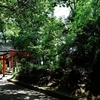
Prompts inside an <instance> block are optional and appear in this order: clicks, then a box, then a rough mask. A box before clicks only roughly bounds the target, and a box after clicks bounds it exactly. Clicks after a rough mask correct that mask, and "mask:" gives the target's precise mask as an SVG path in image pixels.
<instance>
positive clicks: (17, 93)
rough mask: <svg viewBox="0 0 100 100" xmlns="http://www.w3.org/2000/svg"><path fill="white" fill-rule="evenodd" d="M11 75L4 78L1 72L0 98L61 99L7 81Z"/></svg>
mask: <svg viewBox="0 0 100 100" xmlns="http://www.w3.org/2000/svg"><path fill="white" fill-rule="evenodd" d="M11 77H12V76H11V75H5V77H3V78H2V75H1V74H0V100H59V99H57V98H53V97H51V96H47V95H45V94H43V93H40V92H37V91H34V90H30V89H27V88H23V87H20V86H17V85H15V84H13V83H10V82H8V81H7V79H9V78H11Z"/></svg>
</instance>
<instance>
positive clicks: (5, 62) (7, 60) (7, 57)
mask: <svg viewBox="0 0 100 100" xmlns="http://www.w3.org/2000/svg"><path fill="white" fill-rule="evenodd" d="M5 47H6V46H5ZM11 48H12V47H9V48H8V49H9V50H8V49H7V48H5V49H6V50H5V49H4V48H3V49H2V48H0V49H2V50H0V60H1V61H2V74H3V77H4V76H5V74H6V68H7V66H9V67H10V68H11V67H16V64H17V61H18V58H17V57H16V54H17V53H19V54H20V55H21V56H23V57H28V56H29V54H27V53H26V52H22V51H18V50H15V49H11Z"/></svg>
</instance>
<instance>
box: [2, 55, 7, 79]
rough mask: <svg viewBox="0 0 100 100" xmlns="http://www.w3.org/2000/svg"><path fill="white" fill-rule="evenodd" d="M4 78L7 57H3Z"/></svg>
mask: <svg viewBox="0 0 100 100" xmlns="http://www.w3.org/2000/svg"><path fill="white" fill-rule="evenodd" d="M2 74H3V77H4V76H5V74H6V55H3V68H2Z"/></svg>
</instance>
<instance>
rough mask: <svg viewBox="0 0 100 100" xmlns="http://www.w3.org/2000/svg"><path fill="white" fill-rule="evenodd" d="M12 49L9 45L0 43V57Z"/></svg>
mask: <svg viewBox="0 0 100 100" xmlns="http://www.w3.org/2000/svg"><path fill="white" fill-rule="evenodd" d="M11 49H14V47H13V46H12V44H10V43H0V55H4V54H6V53H7V52H8V51H9V50H11Z"/></svg>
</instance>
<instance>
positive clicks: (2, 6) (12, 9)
mask: <svg viewBox="0 0 100 100" xmlns="http://www.w3.org/2000/svg"><path fill="white" fill-rule="evenodd" d="M0 8H6V9H9V10H10V11H16V10H15V9H14V8H11V7H9V6H4V5H0Z"/></svg>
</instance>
